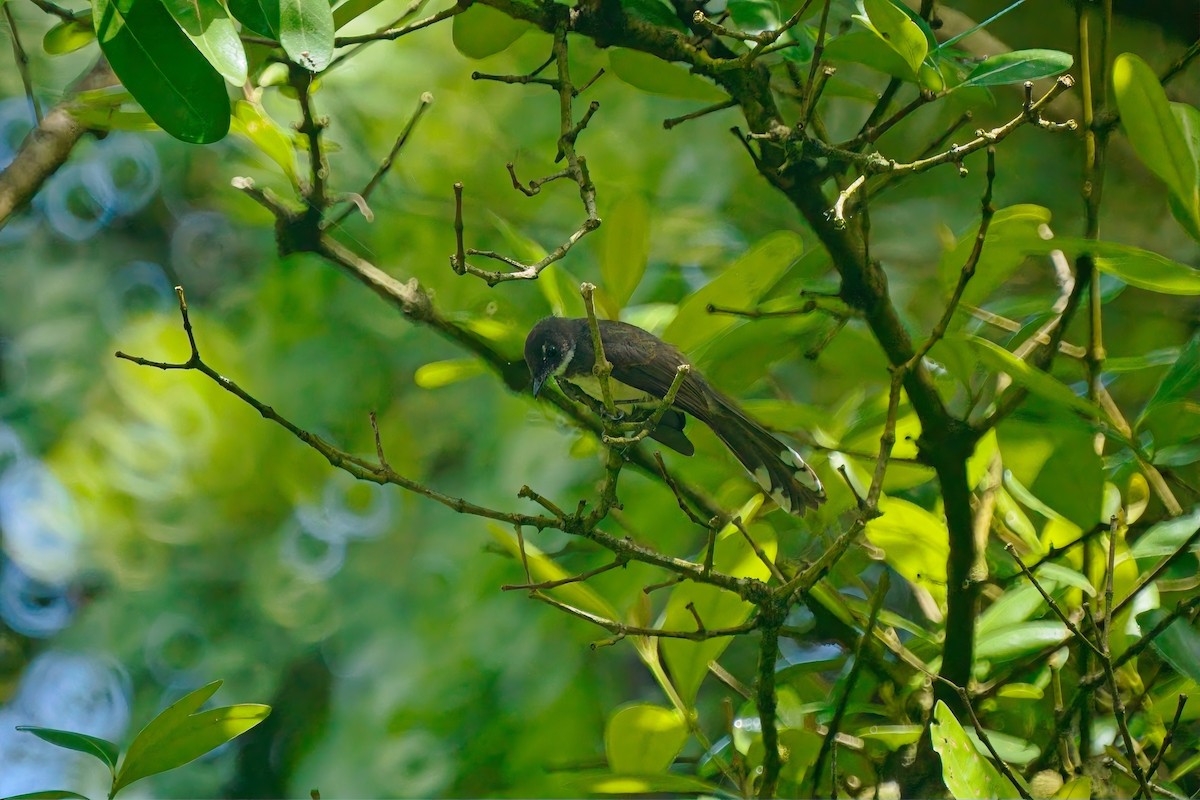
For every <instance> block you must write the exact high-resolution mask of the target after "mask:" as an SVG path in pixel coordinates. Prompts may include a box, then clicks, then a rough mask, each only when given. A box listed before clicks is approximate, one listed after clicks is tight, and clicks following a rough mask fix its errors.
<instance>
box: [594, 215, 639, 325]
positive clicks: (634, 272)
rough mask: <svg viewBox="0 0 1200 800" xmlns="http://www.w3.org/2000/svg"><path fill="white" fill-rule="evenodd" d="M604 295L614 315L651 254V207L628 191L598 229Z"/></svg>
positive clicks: (629, 292)
mask: <svg viewBox="0 0 1200 800" xmlns="http://www.w3.org/2000/svg"><path fill="white" fill-rule="evenodd" d="M600 238H601V248H602V250H601V256H600V274H601V275H602V276H603V278H604V287H603V288H604V290H605V292H604V294H603V296H602V297H603V298H604V299H606V300H607V301H608V303H609V304H610V305H611V307H610V308H608V309H607V310H608V313H609V315H610V316H611V317H612V318H613V319H616V318H617V315H618V314H620V312H621V309H622V308H624V307H625V304H626V303H628V302H629V298H630V297H632V296H633V291H634V289H636V288H637V285H638V283H640V282H641V280H642V275H643V274H644V273H645V272H646V262H647V260H648V258H649V255H650V209H649V207H648V206H647V205H646V201H645V199H643V198H642V196H641V195H640V194H632V193H631V194H627V195H624V196H623V197H621V198H620V199H619V200H617V201H616V203H615V204H614V205H613V208H612V211H610V212H609V213H608V214H606V215H605V217H604V226H603V227H602V228H601V229H600Z"/></svg>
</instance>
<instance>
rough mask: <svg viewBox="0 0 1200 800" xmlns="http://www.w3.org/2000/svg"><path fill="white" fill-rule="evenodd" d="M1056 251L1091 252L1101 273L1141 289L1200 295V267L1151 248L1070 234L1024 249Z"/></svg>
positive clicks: (1032, 252) (1032, 243) (1036, 241)
mask: <svg viewBox="0 0 1200 800" xmlns="http://www.w3.org/2000/svg"><path fill="white" fill-rule="evenodd" d="M1053 250H1062V251H1064V252H1065V253H1066V254H1067V255H1068V256H1069V257H1072V258H1074V257H1076V256H1078V255H1079V254H1080V253H1091V254H1092V255H1093V256H1094V258H1095V262H1096V268H1097V269H1099V270H1100V271H1101V272H1106V273H1108V274H1109V275H1112V276H1113V277H1116V278H1120V279H1121V280H1123V281H1125V282H1126V283H1128V284H1130V285H1132V286H1137V287H1138V288H1140V289H1148V290H1150V291H1152V292H1159V293H1161V294H1177V295H1197V294H1200V270H1197V269H1193V268H1192V267H1189V266H1186V265H1184V264H1180V263H1179V262H1178V261H1172V260H1171V259H1169V258H1167V257H1166V256H1163V255H1160V254H1158V253H1155V252H1151V251H1150V250H1142V249H1141V248H1138V247H1131V246H1129V245H1124V244H1118V243H1116V242H1106V241H1103V240H1101V241H1095V240H1092V239H1083V238H1073V237H1069V236H1056V237H1055V238H1053V239H1048V240H1042V239H1041V238H1037V239H1030V240H1028V241H1026V243H1025V251H1026V252H1027V253H1029V254H1030V255H1046V254H1048V253H1050V252H1051V251H1053Z"/></svg>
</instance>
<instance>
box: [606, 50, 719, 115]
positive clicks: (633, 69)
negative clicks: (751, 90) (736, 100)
mask: <svg viewBox="0 0 1200 800" xmlns="http://www.w3.org/2000/svg"><path fill="white" fill-rule="evenodd" d="M608 65H609V68H610V69H611V70H612V73H613V74H614V75H616V76H617V77H618V78H620V79H621V80H622V81H624V82H625V83H628V84H629V85H630V86H633V87H635V88H637V89H641V90H642V91H643V92H649V93H650V94H660V95H664V96H666V97H678V98H681V99H684V100H700V101H703V102H707V103H716V102H720V101H721V100H725V99H727V98H726V95H725V93H724V92H722V91H721V90H720V89H718V88H717V87H716V86H714V85H713V84H711V83H709V82H708V81H706V80H704V79H703V78H698V77H696V76H695V75H693V74H691V73H690V72H688V71H687V70H686V69H684V68H683V67H681V66H679V65H677V64H668V63H664V62H663V61H662V60H661V59H658V58H655V57H654V56H652V55H650V54H649V53H643V52H641V51H638V50H628V49H626V48H624V47H614V48H612V49H610V50H609V51H608Z"/></svg>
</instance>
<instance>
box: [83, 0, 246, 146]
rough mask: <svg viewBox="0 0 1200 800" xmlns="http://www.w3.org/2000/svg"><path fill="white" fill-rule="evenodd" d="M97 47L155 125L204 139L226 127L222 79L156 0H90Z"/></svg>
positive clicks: (199, 141) (215, 137)
mask: <svg viewBox="0 0 1200 800" xmlns="http://www.w3.org/2000/svg"><path fill="white" fill-rule="evenodd" d="M92 11H93V15H94V16H93V20H94V22H95V25H96V34H97V38H98V39H99V40H100V49H101V50H102V51H103V52H104V55H105V57H106V58H107V59H108V62H109V64H111V65H112V68H113V72H115V73H116V74H117V77H118V78H120V79H121V83H123V84H124V85H125V88H127V89H128V90H129V93H130V94H132V95H133V97H134V98H135V99H136V100H137V101H138V102H139V103H141V105H142V108H144V109H146V113H147V114H149V115H150V117H151V119H153V120H154V121H155V122H156V123H158V125H159V127H161V128H162V129H163V130H164V131H166V132H167V133H169V134H171V135H172V136H174V137H175V138H176V139H181V140H183V141H185V142H191V143H193V144H209V143H211V142H215V141H218V140H219V139H221V138H223V137H224V136H225V134H226V133H228V132H229V97H228V96H227V95H226V93H225V81H224V80H222V78H221V76H220V74H218V73H217V71H216V70H215V69H213V67H212V65H211V64H209V63H208V61H207V60H206V59H205V58H204V56H202V55H201V54H200V51H199V50H197V49H196V47H195V45H193V44H192V42H191V40H190V39H188V37H187V36H186V35H185V34H184V32H183V31H182V30H180V28H179V26H178V25H176V24H175V21H174V20H173V19H171V15H170V14H168V13H167V10H166V8H164V7H163V5H162V3H160V2H158V1H157V0H95V3H94V5H93V6H92Z"/></svg>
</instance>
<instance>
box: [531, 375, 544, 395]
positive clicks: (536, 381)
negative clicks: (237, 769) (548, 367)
mask: <svg viewBox="0 0 1200 800" xmlns="http://www.w3.org/2000/svg"><path fill="white" fill-rule="evenodd" d="M545 382H546V377H545V376H544V375H543V376H539V375H534V376H533V396H534V397H537V396H538V392H540V391H541V390H542V384H543V383H545Z"/></svg>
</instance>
